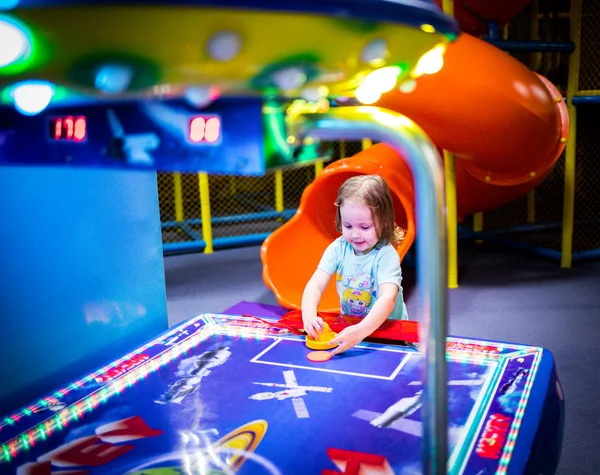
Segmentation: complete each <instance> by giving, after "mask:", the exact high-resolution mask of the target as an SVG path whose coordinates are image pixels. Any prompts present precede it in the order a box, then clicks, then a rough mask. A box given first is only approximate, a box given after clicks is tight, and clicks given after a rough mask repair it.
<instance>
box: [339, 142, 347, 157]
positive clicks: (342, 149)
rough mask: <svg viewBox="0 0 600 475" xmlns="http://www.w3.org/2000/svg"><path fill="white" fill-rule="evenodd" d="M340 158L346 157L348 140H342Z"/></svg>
mask: <svg viewBox="0 0 600 475" xmlns="http://www.w3.org/2000/svg"><path fill="white" fill-rule="evenodd" d="M340 158H346V142H344V141H343V140H342V141H341V142H340Z"/></svg>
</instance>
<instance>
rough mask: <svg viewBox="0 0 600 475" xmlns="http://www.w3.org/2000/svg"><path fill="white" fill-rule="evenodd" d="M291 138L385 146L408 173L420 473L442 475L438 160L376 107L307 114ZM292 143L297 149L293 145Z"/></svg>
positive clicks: (398, 119)
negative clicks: (419, 369) (418, 355)
mask: <svg viewBox="0 0 600 475" xmlns="http://www.w3.org/2000/svg"><path fill="white" fill-rule="evenodd" d="M291 127H292V128H293V129H294V130H290V132H291V133H296V134H297V135H299V136H300V138H303V137H304V136H306V135H310V136H312V137H318V138H320V139H323V140H339V139H343V140H362V139H363V138H364V137H370V138H372V139H374V140H379V141H383V142H387V143H388V144H390V145H391V146H392V147H394V148H395V149H396V151H397V152H398V153H399V154H400V155H401V156H402V157H404V159H405V160H406V163H407V165H408V166H409V168H410V169H411V171H412V174H413V179H414V183H415V194H416V200H415V202H416V207H417V223H418V227H419V230H418V233H417V244H418V246H417V252H418V254H417V277H418V282H417V289H418V291H419V302H420V304H421V305H422V312H421V316H422V319H421V322H420V323H421V338H420V341H421V346H420V349H421V351H422V352H423V354H424V358H425V365H424V368H423V440H422V447H423V453H422V457H423V472H424V473H426V474H436V475H437V474H442V473H446V466H447V459H448V440H447V439H448V433H447V428H448V394H447V379H448V374H447V372H448V370H447V366H446V337H447V320H446V293H447V288H446V285H447V276H448V274H447V260H446V256H447V250H446V246H447V241H446V216H445V207H444V194H445V191H444V168H443V166H442V160H441V158H440V156H439V154H438V152H437V150H436V148H435V147H434V146H433V144H432V143H431V142H430V141H429V139H428V138H427V136H426V135H425V134H424V133H423V131H422V130H421V129H420V128H419V127H418V126H417V125H415V123H414V122H412V121H411V120H410V119H408V118H406V117H405V116H403V115H401V114H398V113H396V112H392V111H389V110H386V109H381V108H377V107H362V106H360V107H340V108H336V109H331V110H330V111H329V112H327V113H323V114H306V115H302V116H300V117H299V118H298V120H297V121H296V122H295V123H293V124H291ZM296 143H302V140H298V141H297V142H296Z"/></svg>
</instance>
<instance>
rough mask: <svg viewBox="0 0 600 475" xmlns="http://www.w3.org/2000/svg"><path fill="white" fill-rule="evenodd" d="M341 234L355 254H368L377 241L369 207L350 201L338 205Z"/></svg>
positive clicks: (377, 237)
mask: <svg viewBox="0 0 600 475" xmlns="http://www.w3.org/2000/svg"><path fill="white" fill-rule="evenodd" d="M340 216H341V218H342V235H343V236H344V239H345V240H346V241H347V242H348V243H349V244H350V245H351V246H352V248H353V249H354V253H355V254H357V255H361V254H368V253H369V252H371V250H372V249H373V248H374V247H375V246H376V245H377V243H378V242H379V236H378V235H377V229H376V228H375V220H374V218H373V212H372V211H371V208H369V207H368V206H365V205H364V204H360V203H353V202H352V201H347V202H345V203H344V204H343V205H342V206H340Z"/></svg>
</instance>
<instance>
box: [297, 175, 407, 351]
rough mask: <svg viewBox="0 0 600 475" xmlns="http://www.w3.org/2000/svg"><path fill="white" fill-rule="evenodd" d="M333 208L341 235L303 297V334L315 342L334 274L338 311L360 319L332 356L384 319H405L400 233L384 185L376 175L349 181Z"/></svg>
mask: <svg viewBox="0 0 600 475" xmlns="http://www.w3.org/2000/svg"><path fill="white" fill-rule="evenodd" d="M335 206H336V207H337V213H336V219H335V227H336V230H337V231H340V232H341V233H342V236H340V237H339V238H337V239H336V240H335V241H333V242H332V243H331V244H330V245H329V246H328V247H327V249H326V250H325V252H324V253H323V257H322V258H321V262H320V263H319V265H318V266H317V269H316V271H315V273H314V274H313V276H312V277H311V278H310V280H309V281H308V283H307V284H306V287H305V289H304V294H303V295H302V322H303V324H304V330H305V331H306V332H307V333H308V334H309V335H311V336H313V337H314V338H317V336H318V334H319V333H321V331H322V330H323V319H322V318H321V317H319V316H317V306H318V304H319V301H320V300H321V295H323V292H324V291H325V288H326V287H327V284H328V283H329V279H330V278H331V276H332V275H333V274H334V273H336V272H337V276H336V289H337V292H338V294H339V296H340V306H341V313H342V314H343V315H350V316H359V317H364V318H363V319H362V321H361V322H360V323H358V324H356V325H352V326H349V327H347V328H345V329H344V330H342V331H341V332H340V333H339V334H338V335H337V336H336V337H335V339H333V340H332V343H333V344H339V346H338V347H337V348H336V349H335V350H333V351H332V353H333V354H337V353H341V352H343V351H346V350H348V349H350V348H352V347H353V346H355V345H357V344H358V343H360V342H361V341H362V340H363V339H364V338H366V337H367V336H369V335H370V334H371V333H373V332H374V331H375V330H376V329H377V328H379V326H380V325H381V324H382V323H383V322H384V321H385V320H386V319H388V318H390V319H407V318H408V315H407V313H406V305H405V304H404V298H403V294H402V285H401V282H402V272H401V269H400V256H399V255H398V253H397V252H396V249H394V246H397V245H398V244H399V243H400V242H401V241H402V239H403V238H404V231H403V230H402V229H400V228H399V227H398V226H396V224H395V223H394V209H393V206H392V198H391V196H390V190H389V188H388V186H387V183H386V182H385V181H384V180H383V178H381V177H380V176H378V175H359V176H355V177H352V178H350V179H348V180H346V181H345V182H344V184H343V185H342V186H341V187H340V189H339V191H338V197H337V200H336V202H335Z"/></svg>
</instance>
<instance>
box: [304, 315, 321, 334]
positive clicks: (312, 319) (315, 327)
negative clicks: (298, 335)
mask: <svg viewBox="0 0 600 475" xmlns="http://www.w3.org/2000/svg"><path fill="white" fill-rule="evenodd" d="M302 323H303V324H304V331H305V332H306V333H308V334H309V335H310V336H312V337H313V338H314V339H315V340H316V339H317V338H319V334H320V333H321V332H322V331H323V319H322V318H321V317H318V316H317V315H306V314H304V313H303V314H302Z"/></svg>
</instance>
